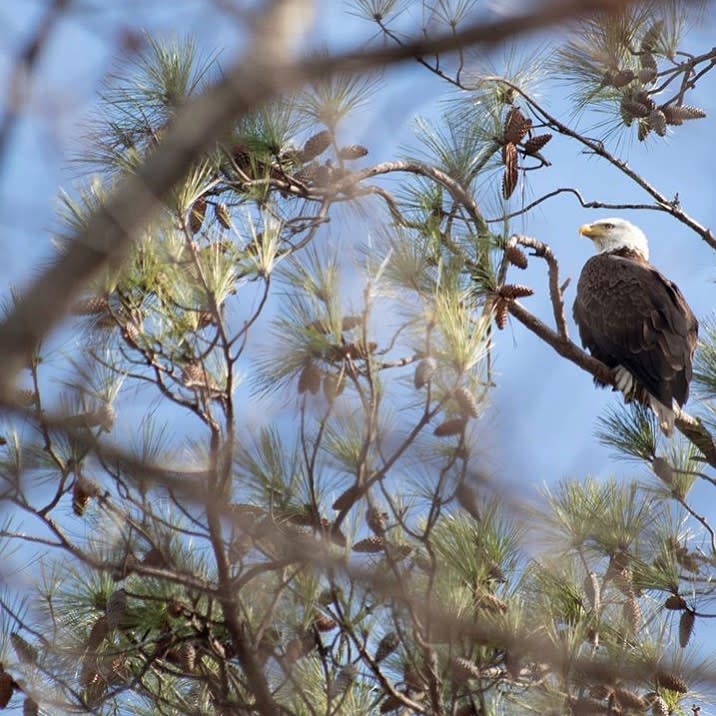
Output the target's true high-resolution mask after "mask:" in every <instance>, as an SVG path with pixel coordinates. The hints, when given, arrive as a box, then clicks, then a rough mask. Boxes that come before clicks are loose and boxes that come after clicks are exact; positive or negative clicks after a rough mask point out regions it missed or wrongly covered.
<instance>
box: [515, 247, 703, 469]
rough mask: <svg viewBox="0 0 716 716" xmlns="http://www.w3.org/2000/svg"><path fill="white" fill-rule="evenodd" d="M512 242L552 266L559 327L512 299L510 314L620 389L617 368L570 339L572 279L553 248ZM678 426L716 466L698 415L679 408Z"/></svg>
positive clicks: (552, 290) (553, 299) (550, 273)
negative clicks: (563, 277) (567, 294)
mask: <svg viewBox="0 0 716 716" xmlns="http://www.w3.org/2000/svg"><path fill="white" fill-rule="evenodd" d="M510 243H511V244H512V245H515V244H520V245H521V246H524V247H525V248H529V249H531V250H532V255H533V256H537V257H539V258H542V259H544V260H545V261H546V263H547V266H548V276H549V287H550V300H551V302H552V311H553V314H554V318H555V324H556V326H557V330H555V329H553V328H550V326H548V325H547V324H546V323H544V322H543V321H541V320H540V319H539V318H537V316H535V315H534V314H532V313H531V312H530V311H528V310H527V309H526V308H525V307H524V306H522V305H521V304H520V303H518V302H517V301H510V303H509V312H510V314H511V315H512V316H514V318H516V319H517V320H518V321H519V322H520V323H521V324H522V325H523V326H525V328H527V329H528V330H529V331H531V332H532V333H534V334H535V335H537V336H539V338H541V339H542V340H543V341H544V342H545V343H547V344H549V345H550V346H551V347H552V348H553V349H554V350H555V351H557V353H559V355H561V356H562V357H563V358H566V359H567V360H569V361H571V362H572V363H574V364H575V365H577V366H579V367H580V368H582V370H585V371H587V372H588V373H590V374H591V375H592V377H594V378H596V379H597V380H599V381H600V382H602V383H605V384H607V385H611V386H612V387H613V388H614V389H616V388H617V386H616V380H615V376H614V373H613V371H612V370H611V369H610V368H608V367H607V366H606V365H604V363H602V362H601V361H599V360H597V359H596V358H593V357H592V356H591V355H589V354H588V353H587V352H586V351H584V350H582V349H581V348H580V347H579V346H577V344H576V343H574V342H573V341H572V340H570V338H569V334H568V332H567V328H566V322H565V307H564V289H565V288H566V286H567V284H568V283H569V282H568V281H567V282H565V283H563V284H561V285H560V283H559V264H558V262H557V259H556V258H555V256H554V254H553V253H552V250H551V249H550V247H549V246H548V245H547V244H545V243H543V242H542V241H539V240H538V239H535V238H533V237H531V236H523V235H515V236H513V237H511V239H510V242H508V245H509V244H510ZM675 425H676V427H677V429H678V430H679V432H680V433H681V434H682V435H684V437H686V438H687V439H688V440H689V441H690V442H692V443H693V444H694V445H695V446H696V447H697V448H698V449H699V450H700V451H701V454H702V457H703V460H704V461H705V462H707V463H708V464H709V465H711V467H716V442H714V438H713V436H712V435H711V433H710V432H709V431H708V430H707V429H706V428H705V426H704V425H703V423H702V422H701V421H700V420H699V419H698V418H695V417H693V416H692V415H689V414H688V413H687V412H686V411H684V410H681V409H678V408H677V411H676V422H675Z"/></svg>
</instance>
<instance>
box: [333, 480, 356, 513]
mask: <svg viewBox="0 0 716 716" xmlns="http://www.w3.org/2000/svg"><path fill="white" fill-rule="evenodd" d="M360 494H361V488H360V487H359V486H358V485H352V486H351V487H349V488H348V489H347V490H346V491H345V492H343V493H341V494H340V495H339V496H338V497H337V498H336V500H335V502H334V503H333V504H332V505H331V507H332V508H333V509H334V510H339V511H340V510H345V509H348V508H349V507H351V506H352V505H353V503H354V502H355V501H356V500H357V499H358V497H359V496H360Z"/></svg>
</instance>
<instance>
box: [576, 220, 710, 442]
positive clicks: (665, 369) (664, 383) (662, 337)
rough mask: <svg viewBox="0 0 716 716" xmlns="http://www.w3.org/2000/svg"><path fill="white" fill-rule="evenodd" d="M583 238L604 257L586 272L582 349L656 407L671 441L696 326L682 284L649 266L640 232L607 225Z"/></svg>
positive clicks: (581, 294) (631, 396)
mask: <svg viewBox="0 0 716 716" xmlns="http://www.w3.org/2000/svg"><path fill="white" fill-rule="evenodd" d="M579 233H580V234H583V235H584V236H587V237H589V238H590V239H591V240H592V241H593V242H594V245H595V247H596V249H597V252H598V253H597V255H596V256H593V257H592V258H591V259H589V261H587V263H586V264H585V265H584V268H583V269H582V273H581V275H580V276H579V283H578V285H577V298H576V300H575V302H574V320H575V321H576V323H577V326H578V327H579V336H580V338H581V339H582V345H583V346H584V347H585V348H587V349H589V352H590V353H591V354H592V355H593V356H594V357H595V358H597V359H598V360H600V361H602V363H605V364H606V365H607V366H609V367H610V368H613V369H614V376H615V380H616V385H617V388H618V389H619V390H621V391H622V392H623V393H624V396H625V398H626V400H627V402H630V401H631V400H637V401H638V402H640V403H642V404H644V405H648V406H650V407H651V409H652V410H653V411H654V412H655V413H656V415H657V416H658V418H659V424H660V426H661V429H662V430H663V431H664V433H665V434H667V435H670V434H671V432H672V430H673V427H674V418H675V414H674V403H676V405H678V406H679V407H681V406H682V405H683V404H684V403H685V402H686V400H687V398H688V397H689V382H690V381H691V364H692V359H693V355H694V350H695V348H696V340H697V334H698V322H697V321H696V318H695V317H694V314H693V312H692V311H691V309H690V308H689V305H688V303H686V300H685V299H684V297H683V296H682V294H681V291H680V290H679V288H678V286H677V285H676V284H675V283H673V282H672V281H669V279H668V278H666V277H665V276H664V275H663V274H661V273H660V272H659V271H658V270H657V269H656V268H654V267H653V266H652V265H651V264H650V263H649V247H648V244H647V241H646V236H645V235H644V232H643V231H641V229H639V228H638V227H636V226H634V224H631V223H629V222H628V221H625V220H624V219H601V220H600V221H595V222H594V223H592V224H584V225H583V226H582V227H580V229H579ZM597 382H598V383H599V381H597ZM599 384H600V385H603V384H602V383H599Z"/></svg>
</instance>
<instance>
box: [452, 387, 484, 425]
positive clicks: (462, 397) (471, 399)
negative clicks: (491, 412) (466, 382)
mask: <svg viewBox="0 0 716 716" xmlns="http://www.w3.org/2000/svg"><path fill="white" fill-rule="evenodd" d="M452 397H453V398H454V399H455V401H456V402H457V404H458V406H459V407H460V412H461V413H462V415H463V417H464V418H476V417H477V416H478V415H479V412H478V409H477V401H476V400H475V396H474V395H473V394H472V393H471V392H470V391H469V390H468V389H467V388H465V387H464V386H460V387H459V388H456V389H455V391H454V392H453V394H452Z"/></svg>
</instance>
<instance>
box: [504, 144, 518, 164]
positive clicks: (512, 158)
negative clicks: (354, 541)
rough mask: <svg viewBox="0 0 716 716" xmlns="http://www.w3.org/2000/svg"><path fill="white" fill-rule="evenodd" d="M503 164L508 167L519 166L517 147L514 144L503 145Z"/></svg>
mask: <svg viewBox="0 0 716 716" xmlns="http://www.w3.org/2000/svg"><path fill="white" fill-rule="evenodd" d="M502 163H503V164H504V165H505V166H506V167H509V166H512V165H513V164H515V165H516V164H517V147H516V146H515V145H514V144H513V143H512V142H509V143H507V144H503V145H502Z"/></svg>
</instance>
